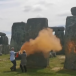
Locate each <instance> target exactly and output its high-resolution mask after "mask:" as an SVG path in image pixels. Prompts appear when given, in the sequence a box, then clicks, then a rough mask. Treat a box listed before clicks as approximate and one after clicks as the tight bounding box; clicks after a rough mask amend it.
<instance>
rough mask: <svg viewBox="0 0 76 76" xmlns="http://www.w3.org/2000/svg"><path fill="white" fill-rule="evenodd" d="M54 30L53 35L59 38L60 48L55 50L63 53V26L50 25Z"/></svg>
mask: <svg viewBox="0 0 76 76" xmlns="http://www.w3.org/2000/svg"><path fill="white" fill-rule="evenodd" d="M50 28H51V29H53V31H54V32H55V35H56V36H57V37H58V38H59V39H60V42H61V45H62V50H61V51H59V52H57V53H56V54H65V51H64V30H65V29H64V27H50Z"/></svg>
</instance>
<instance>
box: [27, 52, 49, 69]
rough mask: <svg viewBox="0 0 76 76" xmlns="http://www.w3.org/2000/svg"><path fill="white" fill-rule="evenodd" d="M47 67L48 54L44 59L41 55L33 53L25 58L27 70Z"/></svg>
mask: <svg viewBox="0 0 76 76" xmlns="http://www.w3.org/2000/svg"><path fill="white" fill-rule="evenodd" d="M48 65H49V53H47V57H46V58H45V57H44V55H43V53H42V52H40V53H34V54H31V55H30V56H28V57H27V67H28V68H45V67H47V66H48Z"/></svg>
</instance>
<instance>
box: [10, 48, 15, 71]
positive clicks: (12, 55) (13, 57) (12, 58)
mask: <svg viewBox="0 0 76 76" xmlns="http://www.w3.org/2000/svg"><path fill="white" fill-rule="evenodd" d="M15 53H16V52H14V47H12V48H11V51H10V61H11V62H12V63H13V66H12V67H11V68H10V69H11V71H15V70H16V60H15Z"/></svg>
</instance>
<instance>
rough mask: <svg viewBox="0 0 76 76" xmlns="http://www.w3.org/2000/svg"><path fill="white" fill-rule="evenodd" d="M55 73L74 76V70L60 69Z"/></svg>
mask: <svg viewBox="0 0 76 76" xmlns="http://www.w3.org/2000/svg"><path fill="white" fill-rule="evenodd" d="M56 73H60V74H68V75H71V76H76V70H68V69H62V70H59V71H57V72H56Z"/></svg>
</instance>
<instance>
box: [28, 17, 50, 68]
mask: <svg viewBox="0 0 76 76" xmlns="http://www.w3.org/2000/svg"><path fill="white" fill-rule="evenodd" d="M47 27H48V20H47V18H31V19H28V20H27V33H28V40H29V39H35V38H36V37H37V35H38V33H39V31H40V30H42V29H43V28H47ZM47 62H49V58H46V59H45V58H44V55H43V54H42V53H41V52H40V53H35V54H33V55H30V56H28V57H27V66H28V67H33V68H35V67H37V68H38V67H46V66H47V65H48V63H47Z"/></svg>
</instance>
